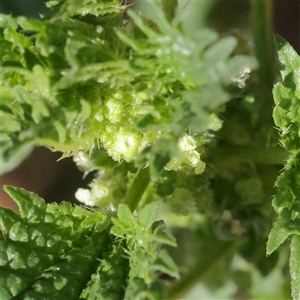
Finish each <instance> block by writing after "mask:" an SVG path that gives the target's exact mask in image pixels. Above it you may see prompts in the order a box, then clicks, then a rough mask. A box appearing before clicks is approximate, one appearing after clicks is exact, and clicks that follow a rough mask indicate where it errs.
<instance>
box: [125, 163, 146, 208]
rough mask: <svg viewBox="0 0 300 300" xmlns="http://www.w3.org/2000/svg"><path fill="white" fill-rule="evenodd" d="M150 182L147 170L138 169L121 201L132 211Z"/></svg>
mask: <svg viewBox="0 0 300 300" xmlns="http://www.w3.org/2000/svg"><path fill="white" fill-rule="evenodd" d="M149 182H150V175H149V168H148V167H147V168H144V169H140V170H139V171H138V173H137V175H136V177H135V179H134V181H133V183H132V185H131V187H130V188H129V190H128V191H127V193H126V195H125V198H124V200H123V203H124V204H127V205H128V206H129V208H130V209H131V211H134V210H135V209H136V207H137V205H138V203H139V201H140V200H141V198H142V196H143V194H144V192H145V190H146V188H147V186H148V184H149Z"/></svg>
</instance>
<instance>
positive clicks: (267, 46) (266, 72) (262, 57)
mask: <svg viewBox="0 0 300 300" xmlns="http://www.w3.org/2000/svg"><path fill="white" fill-rule="evenodd" d="M272 9H273V8H272V1H270V0H251V25H252V32H253V38H254V44H255V52H256V57H257V59H258V61H259V76H260V79H261V80H262V84H264V85H267V86H268V87H270V88H272V86H273V81H274V50H273V35H272V14H273V11H272Z"/></svg>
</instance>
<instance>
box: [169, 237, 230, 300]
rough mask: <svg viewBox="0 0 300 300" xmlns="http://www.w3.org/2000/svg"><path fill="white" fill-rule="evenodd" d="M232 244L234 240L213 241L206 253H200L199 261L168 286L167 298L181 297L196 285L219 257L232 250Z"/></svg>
mask: <svg viewBox="0 0 300 300" xmlns="http://www.w3.org/2000/svg"><path fill="white" fill-rule="evenodd" d="M234 244H235V243H234V242H219V241H215V243H214V244H213V245H212V246H211V247H208V250H207V253H206V255H201V256H200V259H199V261H197V262H196V264H194V266H193V267H192V268H191V269H190V271H189V272H188V273H187V274H186V275H184V276H183V277H182V278H181V279H180V280H179V281H178V282H176V283H175V284H174V285H173V286H171V287H170V289H169V294H168V299H169V300H176V299H183V296H184V295H185V294H186V293H187V292H188V291H189V290H190V289H191V288H192V287H193V286H194V285H196V284H197V283H198V282H199V281H200V280H201V279H202V278H203V277H204V275H205V274H206V273H207V272H208V271H209V270H210V269H211V268H212V267H213V266H214V265H215V264H216V263H217V262H218V261H220V259H221V258H223V257H224V256H225V255H227V254H228V253H229V252H230V251H231V250H232V248H233V245H234Z"/></svg>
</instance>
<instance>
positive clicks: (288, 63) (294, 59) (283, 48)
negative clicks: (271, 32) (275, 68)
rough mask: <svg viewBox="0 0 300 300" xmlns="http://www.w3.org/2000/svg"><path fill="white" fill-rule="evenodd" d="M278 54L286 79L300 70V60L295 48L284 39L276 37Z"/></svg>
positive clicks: (283, 75) (281, 71)
mask: <svg viewBox="0 0 300 300" xmlns="http://www.w3.org/2000/svg"><path fill="white" fill-rule="evenodd" d="M274 42H275V47H276V52H277V54H278V58H279V61H280V63H281V70H280V73H281V76H282V79H284V78H285V77H286V76H287V75H288V74H289V73H291V72H293V71H295V70H296V69H298V68H300V58H299V55H298V54H297V52H296V51H295V50H294V48H293V47H292V46H291V45H290V44H289V43H288V42H287V41H286V40H285V39H283V38H282V37H280V36H279V35H275V37H274Z"/></svg>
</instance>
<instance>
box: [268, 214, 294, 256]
mask: <svg viewBox="0 0 300 300" xmlns="http://www.w3.org/2000/svg"><path fill="white" fill-rule="evenodd" d="M288 217H289V212H288V211H287V210H285V211H284V212H283V213H281V215H280V216H279V217H278V220H277V221H276V222H275V223H274V224H273V227H272V230H271V232H270V234H269V238H268V242H267V255H270V254H271V253H272V252H274V251H275V250H276V249H277V248H278V247H279V246H280V245H281V244H282V243H283V242H284V241H285V240H286V239H287V238H288V237H289V236H290V235H291V234H292V233H293V231H292V230H291V228H290V226H289V218H288Z"/></svg>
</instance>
